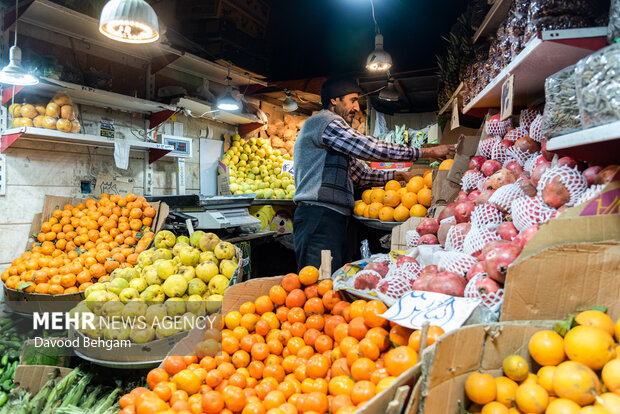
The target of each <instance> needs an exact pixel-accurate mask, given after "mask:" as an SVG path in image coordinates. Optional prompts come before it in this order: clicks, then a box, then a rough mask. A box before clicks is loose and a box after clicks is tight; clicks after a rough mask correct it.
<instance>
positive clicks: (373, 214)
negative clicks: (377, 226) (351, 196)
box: [368, 202, 383, 219]
mask: <svg viewBox="0 0 620 414" xmlns="http://www.w3.org/2000/svg"><path fill="white" fill-rule="evenodd" d="M382 208H383V204H381V203H376V202H375V203H372V204H371V205H369V206H368V218H371V219H378V218H379V212H380V211H381V209H382Z"/></svg>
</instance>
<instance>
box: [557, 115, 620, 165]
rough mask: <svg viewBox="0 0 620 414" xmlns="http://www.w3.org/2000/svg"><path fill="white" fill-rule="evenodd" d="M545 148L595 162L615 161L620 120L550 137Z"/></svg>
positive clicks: (616, 158) (619, 138)
mask: <svg viewBox="0 0 620 414" xmlns="http://www.w3.org/2000/svg"><path fill="white" fill-rule="evenodd" d="M547 150H548V151H552V152H556V153H558V154H560V155H562V156H570V157H573V158H575V159H577V160H580V161H588V162H592V163H595V164H601V165H606V164H611V163H617V162H618V154H620V121H616V122H611V123H609V124H605V125H599V126H597V127H594V128H588V129H584V130H581V131H576V132H572V133H570V134H566V135H560V136H557V137H554V138H551V139H550V140H549V142H548V143H547Z"/></svg>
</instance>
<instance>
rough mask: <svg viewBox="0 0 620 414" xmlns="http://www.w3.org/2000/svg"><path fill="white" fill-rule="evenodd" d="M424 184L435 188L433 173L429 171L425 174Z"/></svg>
mask: <svg viewBox="0 0 620 414" xmlns="http://www.w3.org/2000/svg"><path fill="white" fill-rule="evenodd" d="M424 185H425V186H427V187H428V188H433V174H430V173H429V174H426V175H425V176H424ZM418 193H419V191H418Z"/></svg>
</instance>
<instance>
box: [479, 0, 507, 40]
mask: <svg viewBox="0 0 620 414" xmlns="http://www.w3.org/2000/svg"><path fill="white" fill-rule="evenodd" d="M511 4H512V1H511V0H495V3H493V6H491V9H490V10H489V12H488V13H487V15H486V17H485V18H484V20H483V21H482V24H481V25H480V27H479V28H478V30H476V33H474V39H473V40H474V43H476V42H477V41H478V39H480V37H482V36H487V35H489V34H491V33H493V32H495V30H497V28H498V27H499V25H500V24H502V22H503V21H504V19H506V17H508V12H509V11H510V5H511Z"/></svg>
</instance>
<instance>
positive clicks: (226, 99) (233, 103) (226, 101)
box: [217, 86, 240, 111]
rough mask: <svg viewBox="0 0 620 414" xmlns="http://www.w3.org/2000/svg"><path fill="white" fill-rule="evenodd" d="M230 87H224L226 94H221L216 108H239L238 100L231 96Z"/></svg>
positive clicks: (231, 109) (233, 109) (232, 109)
mask: <svg viewBox="0 0 620 414" xmlns="http://www.w3.org/2000/svg"><path fill="white" fill-rule="evenodd" d="M230 89H231V88H230V86H229V87H228V88H226V95H224V96H222V97H221V98H220V99H219V100H218V101H217V109H222V110H224V111H236V110H238V109H239V108H240V106H239V102H237V100H236V99H235V98H233V96H232V93H230Z"/></svg>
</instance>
